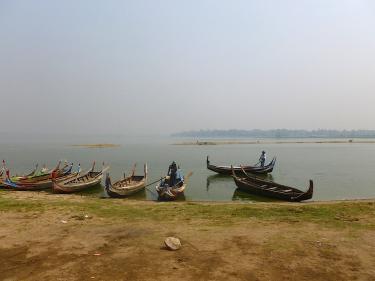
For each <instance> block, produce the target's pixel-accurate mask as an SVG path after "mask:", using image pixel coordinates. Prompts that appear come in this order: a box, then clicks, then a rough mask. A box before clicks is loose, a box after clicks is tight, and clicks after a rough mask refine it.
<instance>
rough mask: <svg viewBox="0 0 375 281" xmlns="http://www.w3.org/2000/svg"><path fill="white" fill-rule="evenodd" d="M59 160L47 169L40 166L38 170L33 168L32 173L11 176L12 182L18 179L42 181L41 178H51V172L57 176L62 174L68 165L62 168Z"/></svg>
mask: <svg viewBox="0 0 375 281" xmlns="http://www.w3.org/2000/svg"><path fill="white" fill-rule="evenodd" d="M60 165H61V161H59V162H58V163H57V166H56V167H55V168H54V169H52V170H49V169H47V168H45V167H44V168H42V169H41V170H40V171H37V170H36V169H35V170H34V173H32V174H31V175H26V176H15V177H11V178H10V179H11V181H12V182H19V181H28V182H37V181H42V180H48V179H51V178H52V172H57V175H58V176H62V175H64V172H65V171H66V168H67V167H68V165H65V166H64V167H63V168H60Z"/></svg>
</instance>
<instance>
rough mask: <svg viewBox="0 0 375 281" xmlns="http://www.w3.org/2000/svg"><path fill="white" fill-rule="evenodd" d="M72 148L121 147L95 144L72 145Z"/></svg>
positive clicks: (111, 144)
mask: <svg viewBox="0 0 375 281" xmlns="http://www.w3.org/2000/svg"><path fill="white" fill-rule="evenodd" d="M71 146H76V147H84V148H110V147H119V146H120V145H119V144H113V143H93V144H72V145H71Z"/></svg>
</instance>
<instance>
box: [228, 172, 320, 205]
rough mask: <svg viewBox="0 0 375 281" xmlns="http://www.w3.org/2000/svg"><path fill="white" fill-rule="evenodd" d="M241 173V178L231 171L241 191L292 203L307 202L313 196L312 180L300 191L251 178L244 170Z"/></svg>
mask: <svg viewBox="0 0 375 281" xmlns="http://www.w3.org/2000/svg"><path fill="white" fill-rule="evenodd" d="M242 173H243V174H242V175H241V176H237V174H236V171H235V170H234V169H232V176H233V179H234V182H235V183H236V185H237V187H238V188H239V189H240V190H242V191H246V192H249V193H252V194H255V195H261V196H266V197H270V198H276V199H280V200H286V201H292V202H299V201H304V200H309V199H311V198H312V196H313V192H314V184H313V181H312V180H310V185H309V188H308V189H307V191H301V190H299V189H297V188H294V187H290V186H286V185H282V184H278V183H275V182H271V181H267V180H264V179H260V178H257V177H255V176H251V175H249V174H247V173H246V171H244V170H242Z"/></svg>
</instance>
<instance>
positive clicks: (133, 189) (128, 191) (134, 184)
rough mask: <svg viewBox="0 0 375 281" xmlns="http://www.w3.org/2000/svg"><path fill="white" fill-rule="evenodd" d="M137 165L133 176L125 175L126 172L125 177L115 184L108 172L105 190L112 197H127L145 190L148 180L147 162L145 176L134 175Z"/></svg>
mask: <svg viewBox="0 0 375 281" xmlns="http://www.w3.org/2000/svg"><path fill="white" fill-rule="evenodd" d="M135 167H136V165H134V168H133V172H132V175H131V176H128V177H125V174H124V178H123V179H121V180H118V181H116V182H115V183H114V184H112V183H111V178H110V177H109V173H107V175H106V179H105V190H106V191H107V194H108V195H109V196H110V197H117V198H120V197H127V196H130V195H133V194H135V193H137V192H140V191H142V190H144V188H145V185H146V182H147V164H145V165H144V175H143V176H141V175H139V176H136V175H134V173H135Z"/></svg>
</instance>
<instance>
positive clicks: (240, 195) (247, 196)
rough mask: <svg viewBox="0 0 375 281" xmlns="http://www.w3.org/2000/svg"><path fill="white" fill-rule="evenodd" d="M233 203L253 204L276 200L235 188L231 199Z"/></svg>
mask: <svg viewBox="0 0 375 281" xmlns="http://www.w3.org/2000/svg"><path fill="white" fill-rule="evenodd" d="M232 200H233V201H254V202H274V201H277V200H276V199H272V198H268V197H263V196H258V195H254V194H251V193H248V192H244V191H242V190H240V189H239V188H237V189H236V190H235V191H234V193H233V197H232Z"/></svg>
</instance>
